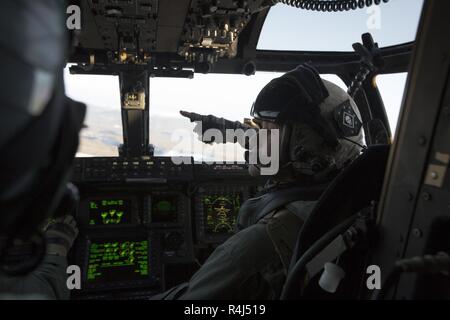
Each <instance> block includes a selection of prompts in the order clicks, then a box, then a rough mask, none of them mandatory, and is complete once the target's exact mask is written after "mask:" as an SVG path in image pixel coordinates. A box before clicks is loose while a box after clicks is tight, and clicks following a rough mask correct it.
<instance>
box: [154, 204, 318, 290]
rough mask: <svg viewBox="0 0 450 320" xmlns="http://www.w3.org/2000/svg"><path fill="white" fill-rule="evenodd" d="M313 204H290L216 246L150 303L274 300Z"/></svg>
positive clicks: (281, 285) (280, 288)
mask: <svg viewBox="0 0 450 320" xmlns="http://www.w3.org/2000/svg"><path fill="white" fill-rule="evenodd" d="M315 204H316V201H295V202H291V203H289V204H288V205H286V206H284V207H283V208H281V209H279V210H275V211H273V212H271V213H269V214H268V215H267V216H265V217H264V218H263V219H261V220H259V221H258V222H257V223H255V224H253V225H250V226H248V227H246V228H245V229H243V230H242V231H239V232H238V233H236V234H235V235H233V236H232V237H231V238H229V239H228V240H227V241H226V242H225V243H223V244H222V245H220V246H219V247H217V248H216V250H215V251H214V252H213V253H212V254H211V256H210V257H209V258H208V259H207V260H206V262H205V263H204V264H203V266H202V267H201V268H200V269H199V270H198V271H197V272H196V273H195V274H194V275H193V276H192V278H191V279H190V280H189V282H188V283H185V284H182V285H179V286H177V287H175V288H173V289H171V290H169V291H167V292H165V293H163V294H160V295H158V296H155V297H154V298H153V299H277V298H279V296H280V294H281V290H282V288H283V284H284V281H285V279H286V274H287V270H288V267H289V263H290V260H291V256H292V251H293V249H294V246H295V243H296V240H297V236H298V232H299V230H300V228H301V226H302V224H303V222H304V221H305V219H306V218H307V216H308V215H309V213H310V212H311V211H312V210H313V208H314V206H315Z"/></svg>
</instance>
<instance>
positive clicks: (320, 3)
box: [273, 0, 389, 12]
mask: <svg viewBox="0 0 450 320" xmlns="http://www.w3.org/2000/svg"><path fill="white" fill-rule="evenodd" d="M273 1H274V2H275V3H283V4H286V5H288V6H291V7H295V8H299V9H304V10H311V11H322V12H341V11H350V10H357V9H363V8H365V7H370V6H372V5H379V4H381V3H382V2H384V3H387V2H389V0H273Z"/></svg>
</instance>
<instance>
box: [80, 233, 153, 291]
mask: <svg viewBox="0 0 450 320" xmlns="http://www.w3.org/2000/svg"><path fill="white" fill-rule="evenodd" d="M148 261H149V243H148V240H141V241H135V240H121V241H117V240H114V241H92V242H90V245H89V255H88V266H87V281H88V282H90V283H105V282H114V281H134V280H144V279H147V278H148V275H149V263H148Z"/></svg>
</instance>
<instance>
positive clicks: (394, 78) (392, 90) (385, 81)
mask: <svg viewBox="0 0 450 320" xmlns="http://www.w3.org/2000/svg"><path fill="white" fill-rule="evenodd" d="M407 76H408V74H407V73H406V72H404V73H394V74H380V75H378V76H377V77H376V78H375V81H376V84H377V87H378V91H379V92H380V94H381V98H382V99H383V103H384V107H385V109H386V114H387V116H388V120H389V124H390V127H391V132H392V134H395V131H396V129H397V123H398V117H399V114H400V107H401V104H402V99H403V94H404V91H405V85H406V78H407Z"/></svg>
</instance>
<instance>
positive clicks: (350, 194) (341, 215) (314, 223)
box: [281, 144, 390, 299]
mask: <svg viewBox="0 0 450 320" xmlns="http://www.w3.org/2000/svg"><path fill="white" fill-rule="evenodd" d="M389 150H390V146H389V145H388V144H384V145H374V146H370V147H368V148H367V149H365V150H364V152H363V153H362V154H361V156H360V157H358V158H357V159H356V160H354V161H353V162H352V163H351V164H350V165H349V166H348V167H347V168H346V169H344V170H343V171H342V172H341V173H340V174H339V175H338V176H337V177H336V178H335V179H334V180H333V181H332V183H331V184H330V185H329V187H328V188H327V189H326V190H325V192H324V193H323V194H322V195H321V197H320V198H319V201H318V203H317V205H316V207H315V208H314V210H313V211H312V212H311V214H310V215H309V216H308V218H307V219H306V221H305V223H304V225H303V227H302V229H301V230H300V232H299V235H298V239H297V243H296V246H295V249H294V252H293V256H292V260H291V265H290V267H289V272H288V276H287V279H286V283H285V285H284V288H283V291H282V294H281V299H299V298H321V299H323V298H325V299H326V298H330V299H336V298H344V299H345V298H347V299H349V298H350V299H355V298H359V292H358V291H359V289H360V285H361V281H362V276H363V275H364V274H365V270H363V266H364V265H365V262H366V261H365V260H366V258H367V252H368V251H370V241H369V240H370V239H371V238H372V235H371V234H370V230H372V229H373V228H371V226H370V224H371V223H372V224H373V223H374V222H375V221H374V220H375V214H376V203H377V202H378V201H379V199H380V194H381V190H382V185H383V179H384V175H385V170H386V164H387V159H388V154H389ZM330 263H331V264H330ZM325 264H327V266H326V269H327V271H326V272H328V274H324V266H325ZM344 273H345V275H344ZM333 277H334V278H333ZM340 278H342V279H340ZM339 280H341V281H340V284H339V285H337V283H338V282H339ZM333 282H334V283H333ZM319 283H320V284H319ZM334 290H336V291H335V292H334V293H330V292H333V291H334Z"/></svg>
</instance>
